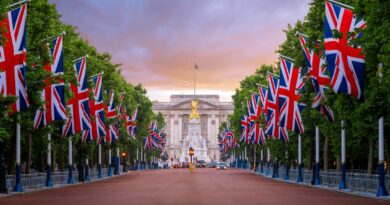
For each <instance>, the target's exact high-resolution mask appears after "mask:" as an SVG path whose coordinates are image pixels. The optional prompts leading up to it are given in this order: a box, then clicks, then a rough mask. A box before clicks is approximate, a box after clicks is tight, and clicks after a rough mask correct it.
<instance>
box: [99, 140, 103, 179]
mask: <svg viewBox="0 0 390 205" xmlns="http://www.w3.org/2000/svg"><path fill="white" fill-rule="evenodd" d="M98 151H99V153H98V178H102V144H101V143H100V142H99V144H98Z"/></svg>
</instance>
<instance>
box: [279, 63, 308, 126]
mask: <svg viewBox="0 0 390 205" xmlns="http://www.w3.org/2000/svg"><path fill="white" fill-rule="evenodd" d="M303 85H304V81H303V79H302V76H301V73H300V69H299V68H295V67H294V64H293V63H292V62H290V61H289V60H287V59H285V58H284V57H281V58H280V80H279V87H278V96H279V109H280V118H279V122H280V126H281V127H285V128H287V129H289V130H291V131H294V132H296V133H300V134H303V132H304V127H303V122H302V117H301V112H302V110H303V108H305V105H304V104H302V103H299V102H298V101H299V91H301V90H302V89H303Z"/></svg>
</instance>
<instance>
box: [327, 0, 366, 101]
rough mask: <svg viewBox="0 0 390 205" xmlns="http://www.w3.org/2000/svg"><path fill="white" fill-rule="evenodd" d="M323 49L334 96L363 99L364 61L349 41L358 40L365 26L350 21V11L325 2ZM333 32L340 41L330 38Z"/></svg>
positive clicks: (351, 18) (352, 19)
mask: <svg viewBox="0 0 390 205" xmlns="http://www.w3.org/2000/svg"><path fill="white" fill-rule="evenodd" d="M325 13H326V18H325V30H324V45H325V54H326V60H327V62H328V70H329V72H330V76H331V83H330V84H331V87H332V88H333V90H334V92H336V93H347V94H349V95H351V96H354V97H356V98H357V99H363V78H364V68H365V60H364V55H363V50H362V48H361V47H354V46H352V45H350V43H351V40H353V39H356V38H359V37H360V36H361V34H362V33H361V32H359V33H357V34H354V35H350V33H354V32H355V33H356V31H357V30H361V29H363V28H364V27H365V26H366V22H365V21H363V20H360V19H357V18H356V17H354V14H353V12H352V10H350V9H346V8H344V7H340V6H338V5H337V4H335V3H332V2H329V1H325ZM334 30H337V31H338V32H339V33H341V34H342V37H341V38H337V37H335V36H334V35H333V31H334Z"/></svg>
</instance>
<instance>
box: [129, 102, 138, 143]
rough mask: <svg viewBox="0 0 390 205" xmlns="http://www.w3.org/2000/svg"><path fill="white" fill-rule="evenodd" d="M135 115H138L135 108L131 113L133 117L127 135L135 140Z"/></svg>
mask: <svg viewBox="0 0 390 205" xmlns="http://www.w3.org/2000/svg"><path fill="white" fill-rule="evenodd" d="M137 115H138V108H136V109H135V110H134V112H133V115H132V116H131V123H132V124H131V126H130V127H129V129H130V130H129V134H130V136H131V137H132V138H133V139H135V132H136V128H137Z"/></svg>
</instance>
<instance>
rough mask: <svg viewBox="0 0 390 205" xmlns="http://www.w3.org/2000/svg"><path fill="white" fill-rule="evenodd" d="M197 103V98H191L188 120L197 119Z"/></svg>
mask: <svg viewBox="0 0 390 205" xmlns="http://www.w3.org/2000/svg"><path fill="white" fill-rule="evenodd" d="M198 104H199V101H197V100H191V109H192V111H191V114H190V120H192V119H199V114H198V111H197V109H198Z"/></svg>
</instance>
